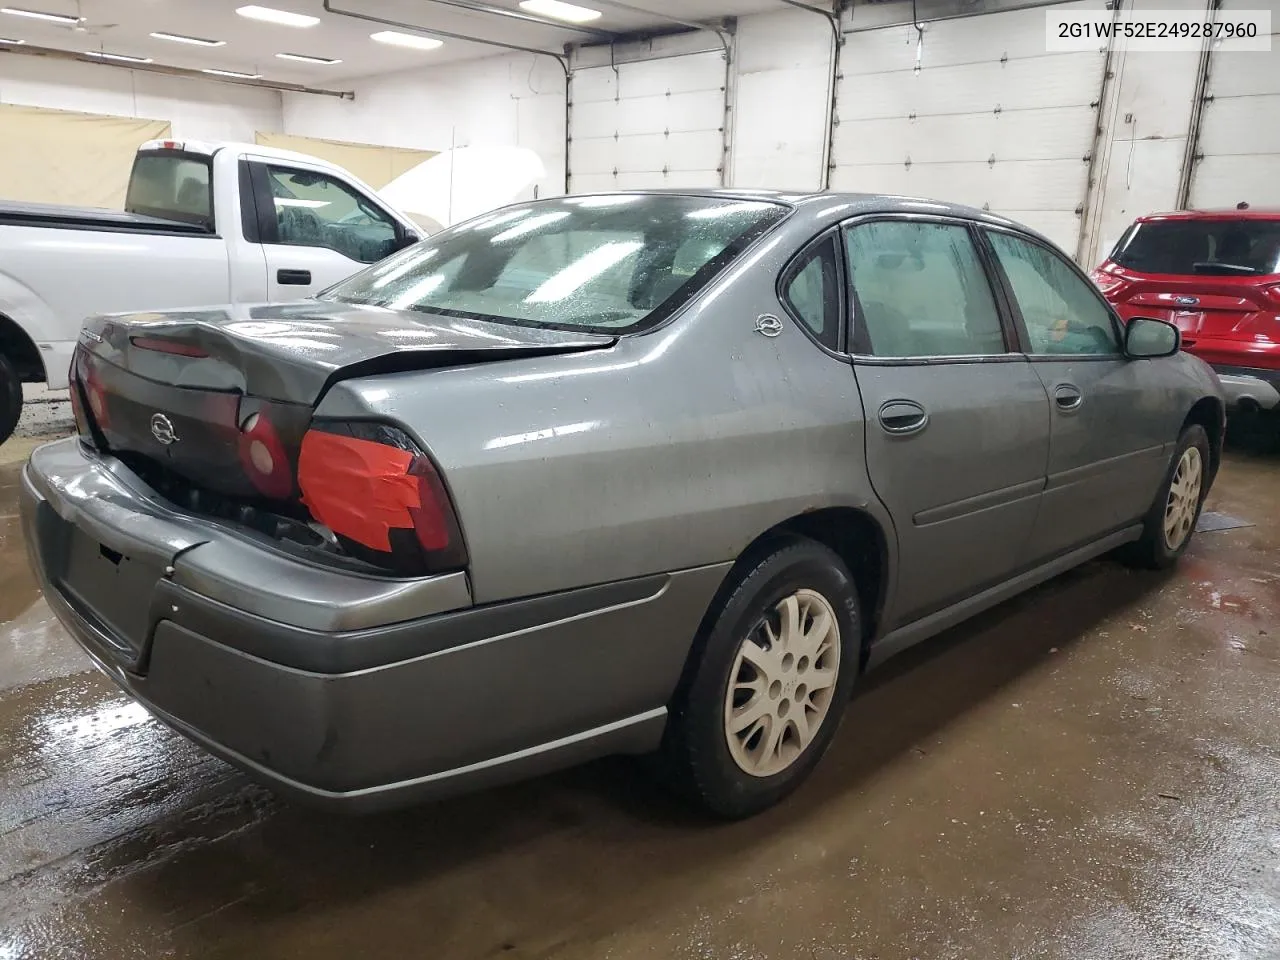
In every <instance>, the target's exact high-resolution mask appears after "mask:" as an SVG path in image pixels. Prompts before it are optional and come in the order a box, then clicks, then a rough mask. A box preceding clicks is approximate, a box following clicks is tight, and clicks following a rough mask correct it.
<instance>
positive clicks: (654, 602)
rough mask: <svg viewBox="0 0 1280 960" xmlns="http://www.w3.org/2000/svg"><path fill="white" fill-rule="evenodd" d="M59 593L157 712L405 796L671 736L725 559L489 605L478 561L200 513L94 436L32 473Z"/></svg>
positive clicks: (331, 785) (339, 801)
mask: <svg viewBox="0 0 1280 960" xmlns="http://www.w3.org/2000/svg"><path fill="white" fill-rule="evenodd" d="M21 496H22V518H23V526H24V532H25V535H26V541H27V547H28V551H29V554H30V559H31V563H32V566H33V568H34V569H35V571H36V573H37V575H38V577H39V579H40V581H41V585H42V586H43V588H44V591H45V595H46V597H47V598H48V601H49V603H50V605H51V607H52V608H53V610H54V612H55V613H56V614H57V615H58V617H59V619H60V620H61V621H62V622H63V623H64V624H65V625H66V626H67V628H68V629H69V630H70V631H71V633H72V634H73V636H74V637H75V638H76V640H77V641H78V642H79V643H80V645H81V646H82V647H83V648H84V649H85V651H86V652H87V653H88V654H89V655H90V657H92V659H93V660H94V662H95V663H96V664H97V665H98V666H99V667H100V668H101V669H102V670H103V672H105V673H106V674H107V675H108V676H110V677H111V678H112V679H113V680H114V681H115V682H116V683H118V684H119V685H120V686H121V687H122V688H123V689H124V690H125V691H126V692H127V693H128V694H129V695H130V696H132V697H134V698H135V699H136V700H138V701H139V702H140V703H142V704H143V705H144V706H146V707H147V708H148V709H149V710H150V711H151V712H152V713H154V714H155V715H156V716H157V717H158V718H159V719H160V720H162V721H163V722H165V723H167V724H168V725H170V726H171V727H173V728H174V729H176V730H177V731H178V732H180V733H182V734H183V735H185V736H187V737H189V738H190V739H192V740H194V741H196V742H197V743H199V744H201V745H203V746H204V747H205V748H207V749H208V750H209V751H210V752H212V753H214V754H216V755H218V756H221V757H222V758H224V759H226V760H228V761H230V762H231V763H233V764H235V765H237V766H239V767H240V768H242V769H243V770H245V771H246V772H248V773H249V774H250V775H251V776H253V777H255V778H256V779H259V780H261V781H264V782H266V783H267V784H268V785H270V786H272V787H274V788H276V789H279V790H282V791H284V792H287V793H291V794H294V795H296V796H300V797H302V798H305V799H306V800H308V801H311V802H316V803H320V804H323V805H329V806H333V807H338V808H342V809H348V810H373V809H380V808H387V807H392V806H400V805H404V804H406V803H411V802H416V801H418V800H422V799H427V798H430V797H436V796H440V795H444V794H448V793H453V792H457V791H461V790H466V789H473V788H476V787H480V786H483V785H487V784H491V783H496V782H503V781H507V780H512V779H519V778H523V777H526V776H530V775H533V774H536V773H539V772H542V771H545V770H548V769H553V768H556V767H561V766H566V765H570V764H573V763H577V762H580V761H583V760H586V759H589V758H592V757H596V756H601V755H604V754H608V753H627V752H631V753H634V752H644V751H647V750H650V749H653V748H654V747H655V746H656V745H657V743H658V741H659V739H660V737H661V733H662V729H663V726H664V724H665V717H666V709H665V704H666V702H667V700H668V699H669V697H670V695H671V693H672V691H673V690H674V688H675V685H676V682H677V680H678V677H679V674H680V671H681V669H682V667H683V664H684V660H685V657H686V656H687V653H688V649H689V645H690V643H691V641H692V638H693V636H694V633H695V632H696V630H697V627H698V624H699V622H700V620H701V617H702V615H703V613H704V612H705V610H706V608H707V605H708V603H709V602H710V600H711V597H712V595H713V594H714V591H715V590H716V588H717V587H718V586H719V583H720V580H721V578H722V577H723V575H724V573H725V572H726V571H725V569H724V568H722V567H720V566H716V567H707V568H701V569H698V570H692V571H685V572H682V573H678V574H671V575H666V574H663V575H656V576H651V577H643V578H639V579H635V580H627V581H623V582H620V583H613V584H606V585H601V586H592V587H587V588H583V589H580V590H573V591H568V592H566V593H560V594H554V595H550V596H543V597H535V598H530V599H524V600H516V601H511V602H508V603H501V604H494V605H490V606H486V607H474V606H471V604H470V596H469V593H468V591H467V585H466V578H465V575H464V574H461V573H458V574H450V575H446V576H439V577H431V578H422V579H417V580H393V579H389V578H377V577H366V576H360V575H355V574H351V573H347V572H345V571H335V570H330V569H325V568H321V567H318V566H316V565H314V564H310V563H306V562H303V561H300V560H298V559H295V558H292V557H289V556H287V555H282V554H280V553H278V552H276V551H273V550H271V549H269V548H268V547H267V546H265V545H263V544H259V543H255V542H253V541H252V540H251V539H247V538H246V537H244V536H243V535H241V534H240V533H238V532H235V531H232V530H229V529H226V528H223V527H221V526H219V525H218V524H215V523H211V522H205V521H202V520H199V519H197V518H192V517H186V516H183V515H180V514H177V513H176V512H173V511H171V510H169V509H167V508H166V506H165V504H164V503H163V502H162V501H159V500H158V499H157V498H154V496H150V495H148V492H147V491H146V489H145V488H143V487H141V486H140V484H139V482H138V481H137V478H136V477H133V476H132V475H131V474H129V472H128V471H127V470H125V469H124V468H123V467H121V465H120V464H119V463H118V462H117V461H114V460H112V459H111V458H102V457H98V456H97V455H95V454H93V453H92V452H90V451H88V450H86V449H85V448H83V447H82V446H81V445H80V444H79V442H78V441H76V440H74V439H73V440H68V441H60V442H58V443H55V444H50V445H48V446H46V447H42V448H41V449H40V450H38V451H37V452H36V453H35V454H34V455H33V456H32V459H31V462H30V464H29V465H28V466H27V468H26V469H25V471H24V473H23V479H22V494H21Z"/></svg>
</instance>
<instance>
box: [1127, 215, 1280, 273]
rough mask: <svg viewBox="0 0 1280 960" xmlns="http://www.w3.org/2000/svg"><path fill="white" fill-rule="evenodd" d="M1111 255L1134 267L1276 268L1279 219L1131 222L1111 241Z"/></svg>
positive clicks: (1180, 269) (1161, 270) (1209, 270)
mask: <svg viewBox="0 0 1280 960" xmlns="http://www.w3.org/2000/svg"><path fill="white" fill-rule="evenodd" d="M1111 260H1112V262H1113V263H1117V264H1119V265H1120V266H1122V267H1125V268H1126V269H1129V270H1133V271H1136V272H1137V273H1167V274H1184V275H1185V274H1204V275H1209V276H1223V277H1236V276H1239V277H1248V276H1266V275H1270V274H1274V273H1280V221H1274V220H1151V221H1147V222H1143V223H1135V224H1134V225H1133V226H1131V227H1130V228H1129V229H1128V230H1127V231H1126V232H1125V235H1124V236H1123V237H1121V238H1120V242H1119V243H1117V244H1116V248H1115V250H1113V251H1112V253H1111Z"/></svg>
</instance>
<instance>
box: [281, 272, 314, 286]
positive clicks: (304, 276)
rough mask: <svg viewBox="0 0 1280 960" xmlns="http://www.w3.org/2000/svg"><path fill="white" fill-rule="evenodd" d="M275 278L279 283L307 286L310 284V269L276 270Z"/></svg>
mask: <svg viewBox="0 0 1280 960" xmlns="http://www.w3.org/2000/svg"><path fill="white" fill-rule="evenodd" d="M276 280H277V282H279V283H282V284H285V285H288V286H293V287H309V286H311V271H310V270H277V271H276Z"/></svg>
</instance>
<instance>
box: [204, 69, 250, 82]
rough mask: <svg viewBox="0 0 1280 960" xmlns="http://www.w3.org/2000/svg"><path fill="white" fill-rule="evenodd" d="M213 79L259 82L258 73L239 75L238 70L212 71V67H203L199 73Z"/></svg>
mask: <svg viewBox="0 0 1280 960" xmlns="http://www.w3.org/2000/svg"><path fill="white" fill-rule="evenodd" d="M200 72H201V73H207V74H209V75H210V76H214V77H230V78H231V79H233V80H261V79H262V74H260V73H241V72H240V71H238V70H214V69H213V68H212V67H205V68H204V69H203V70H201V71H200Z"/></svg>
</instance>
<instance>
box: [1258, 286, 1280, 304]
mask: <svg viewBox="0 0 1280 960" xmlns="http://www.w3.org/2000/svg"><path fill="white" fill-rule="evenodd" d="M1261 289H1262V295H1263V296H1264V297H1266V298H1267V299H1268V300H1270V301H1271V302H1272V303H1273V304H1275V305H1276V306H1280V283H1268V284H1266V285H1265V286H1264V287H1262V288H1261Z"/></svg>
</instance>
